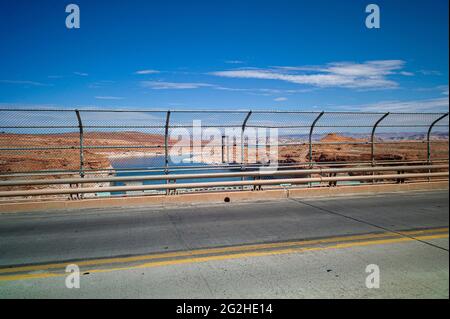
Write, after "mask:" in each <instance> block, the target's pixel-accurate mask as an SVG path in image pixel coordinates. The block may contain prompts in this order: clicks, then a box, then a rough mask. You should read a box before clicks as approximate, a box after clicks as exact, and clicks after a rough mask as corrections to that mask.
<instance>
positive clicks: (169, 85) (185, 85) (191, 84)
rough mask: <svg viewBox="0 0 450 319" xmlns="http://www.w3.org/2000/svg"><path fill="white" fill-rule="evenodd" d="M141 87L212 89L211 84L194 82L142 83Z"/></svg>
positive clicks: (155, 88)
mask: <svg viewBox="0 0 450 319" xmlns="http://www.w3.org/2000/svg"><path fill="white" fill-rule="evenodd" d="M141 86H143V87H145V88H150V89H153V90H185V89H199V88H203V87H214V85H213V84H208V83H196V82H162V81H142V82H141Z"/></svg>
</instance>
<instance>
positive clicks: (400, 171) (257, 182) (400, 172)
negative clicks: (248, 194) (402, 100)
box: [0, 165, 449, 197]
mask: <svg viewBox="0 0 450 319" xmlns="http://www.w3.org/2000/svg"><path fill="white" fill-rule="evenodd" d="M448 167H449V166H448V165H417V166H387V167H350V168H317V169H305V170H287V171H275V172H264V171H255V172H235V173H208V174H178V175H153V176H127V177H107V178H71V179H60V180H31V181H2V182H0V186H4V187H12V186H24V185H26V186H29V185H52V184H77V185H78V186H77V187H76V188H68V189H36V190H9V191H1V192H0V197H17V196H41V195H63V194H86V193H97V192H99V191H100V192H127V191H145V190H166V191H169V190H176V189H192V188H215V187H230V186H241V187H243V186H253V187H260V186H264V185H277V186H281V187H283V186H284V184H291V185H300V184H309V183H323V182H328V183H335V182H339V181H360V182H361V181H375V180H396V181H397V182H404V181H405V180H406V179H428V180H431V178H444V177H446V178H448V175H449V173H448ZM443 169H446V170H447V171H446V172H432V171H433V170H443ZM417 170H426V171H427V172H426V173H405V172H407V171H417ZM392 171H397V173H396V174H385V175H375V173H376V172H392ZM341 173H371V175H353V176H336V175H337V174H341ZM312 174H317V175H323V174H330V175H332V176H318V177H303V178H279V179H270V180H261V179H259V178H260V177H264V176H270V177H277V176H283V177H284V176H310V175H312ZM226 177H240V178H246V177H247V178H248V177H253V178H254V179H253V180H240V181H218V182H195V183H176V180H177V179H191V178H196V179H207V178H226ZM146 180H165V181H167V182H169V181H172V183H167V184H155V185H136V186H107V187H85V188H84V187H80V186H79V185H81V184H86V183H100V182H124V181H146ZM255 189H257V188H255Z"/></svg>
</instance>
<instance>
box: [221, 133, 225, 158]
mask: <svg viewBox="0 0 450 319" xmlns="http://www.w3.org/2000/svg"><path fill="white" fill-rule="evenodd" d="M222 164H225V135H222Z"/></svg>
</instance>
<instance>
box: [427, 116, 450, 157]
mask: <svg viewBox="0 0 450 319" xmlns="http://www.w3.org/2000/svg"><path fill="white" fill-rule="evenodd" d="M447 116H448V113H446V114H444V115H442V116H440V117H439V118H438V119H436V120H434V121H433V123H431V125H430V127H429V128H428V133H427V163H428V164H429V163H431V130H432V129H433V127H434V126H435V125H436V123H437V122H439V121H440V120H442V119H444V118H446V117H447Z"/></svg>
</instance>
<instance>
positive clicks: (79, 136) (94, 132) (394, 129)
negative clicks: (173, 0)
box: [0, 108, 449, 177]
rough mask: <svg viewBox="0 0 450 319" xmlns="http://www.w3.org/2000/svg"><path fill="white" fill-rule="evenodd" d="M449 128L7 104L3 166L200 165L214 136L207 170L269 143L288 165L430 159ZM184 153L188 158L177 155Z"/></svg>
mask: <svg viewBox="0 0 450 319" xmlns="http://www.w3.org/2000/svg"><path fill="white" fill-rule="evenodd" d="M448 127H449V124H448V113H377V112H371V113H368V112H304V111H264V110H257V111H252V110H117V109H116V110H114V109H111V110H107V109H12V108H10V109H7V108H3V109H0V152H1V154H2V156H1V158H0V174H1V175H4V176H6V175H9V174H18V173H39V172H60V173H67V174H69V173H76V174H79V175H80V176H81V177H83V176H84V175H85V174H87V173H94V172H108V171H110V172H112V171H115V172H116V171H125V172H126V171H140V170H158V169H159V170H162V171H164V172H166V173H168V172H169V171H176V170H179V169H191V170H194V169H201V168H202V167H204V166H205V165H204V164H205V163H202V161H201V159H200V160H199V159H198V156H197V155H198V154H197V153H198V151H199V149H200V150H202V148H204V146H205V145H204V144H206V142H207V141H209V139H210V137H211V136H213V135H215V136H216V137H217V136H218V138H216V139H214V142H213V143H209V144H208V145H209V146H214V147H215V148H216V149H215V150H213V151H212V153H214V152H215V153H214V156H213V160H211V161H210V162H208V163H206V164H208V165H207V166H208V169H213V168H218V169H220V168H221V167H224V166H226V167H237V168H241V169H245V168H248V167H253V166H258V165H262V163H263V161H262V159H261V158H259V157H258V156H260V155H259V154H260V153H259V152H258V151H259V150H261V149H262V150H263V153H264V152H270V147H271V144H277V147H278V149H277V161H278V162H279V163H280V165H286V166H289V165H300V164H302V165H307V166H313V165H314V164H317V163H329V164H332V163H352V162H353V163H369V164H372V165H375V164H377V163H384V162H395V161H412V162H413V161H422V162H426V163H431V162H433V161H439V160H443V161H448ZM270 130H276V133H277V134H276V136H277V137H276V141H274V140H271V139H270V132H271V131H270ZM230 132H231V133H230ZM230 135H231V136H230ZM182 136H189V137H190V138H189V139H184V140H183V139H182V138H181V139H180V137H182ZM195 136H200V138H199V139H197V141H198V140H199V141H200V142H197V145H196V142H195V141H196V139H195V138H193V137H195ZM193 141H194V142H193ZM177 152H178V153H179V154H181V155H183V154H184V156H188V157H189V158H190V160H191V163H190V164H189V165H187V167H186V165H185V163H184V162H180V163H178V162H177V163H174V162H173V161H171V157H172V156H174V154H175V155H176V153H177ZM254 154H256V157H253V158H252V159H250V157H251V156H250V155H254ZM181 157H182V156H181ZM129 158H135V160H134V161H133V163H132V164H131V165H130V161H129Z"/></svg>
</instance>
